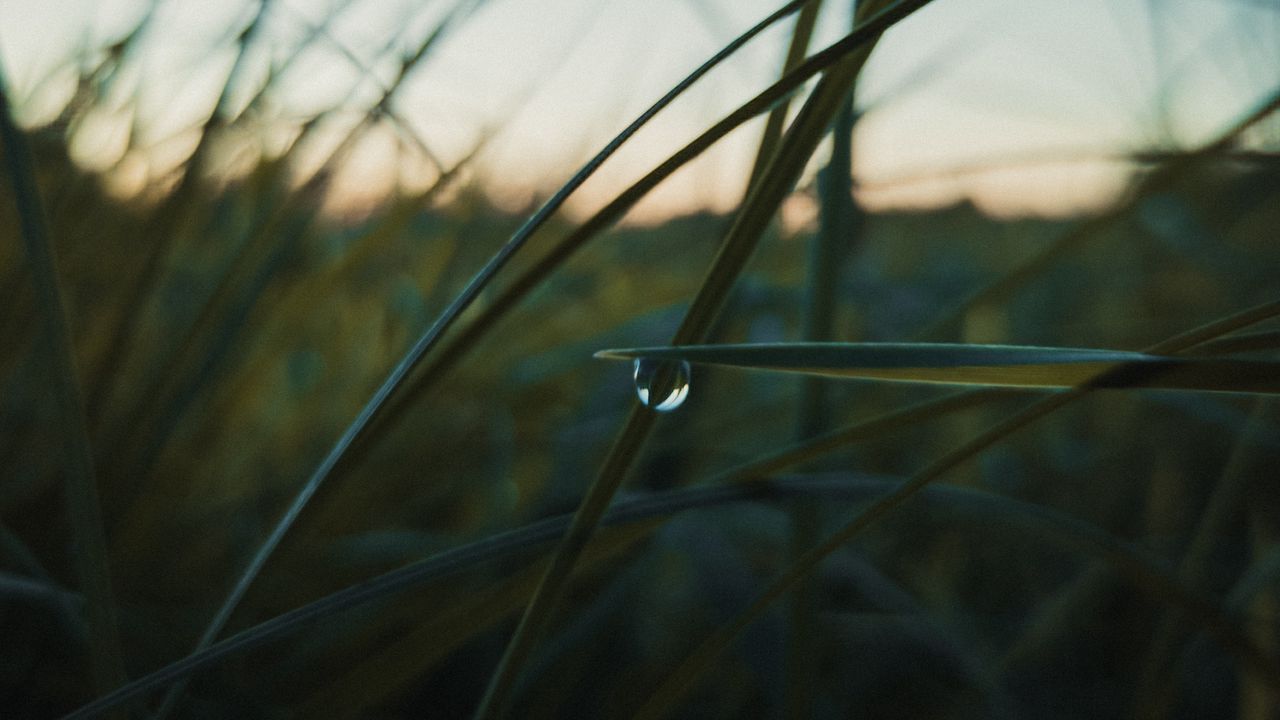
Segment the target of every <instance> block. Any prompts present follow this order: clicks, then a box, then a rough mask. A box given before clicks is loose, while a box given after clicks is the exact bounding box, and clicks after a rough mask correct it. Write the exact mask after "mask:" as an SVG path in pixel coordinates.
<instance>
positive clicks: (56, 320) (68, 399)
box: [0, 70, 125, 692]
mask: <svg viewBox="0 0 1280 720" xmlns="http://www.w3.org/2000/svg"><path fill="white" fill-rule="evenodd" d="M0 141H2V142H3V150H4V158H5V164H6V166H7V169H8V173H9V180H10V182H11V184H12V186H13V197H14V201H15V204H16V206H17V209H18V217H19V220H20V224H21V229H20V234H21V235H22V240H23V244H24V245H25V247H26V253H27V262H28V264H29V267H30V270H31V277H32V280H33V284H34V286H35V294H36V304H37V308H38V309H39V313H40V322H41V324H42V326H43V327H42V331H43V335H44V343H45V347H46V348H47V350H46V358H47V361H48V363H49V367H50V373H49V376H50V380H51V382H52V383H53V388H52V396H53V398H52V399H53V402H54V403H56V405H57V409H58V414H57V417H58V422H59V425H60V427H61V429H62V432H61V433H60V435H61V441H62V443H61V444H62V448H61V452H62V453H63V463H64V465H63V475H64V478H65V485H64V494H65V496H66V503H67V514H68V517H69V520H70V526H71V532H72V536H73V543H74V547H75V566H76V573H77V575H78V580H79V583H80V587H81V590H82V591H83V592H84V594H85V596H86V598H87V599H88V608H87V613H88V629H89V651H90V653H91V657H90V668H91V672H92V676H93V687H94V688H95V689H96V690H97V691H98V692H105V691H107V690H110V689H111V688H114V687H116V686H118V685H120V684H121V683H122V682H123V681H124V680H125V672H124V662H123V659H122V657H121V654H120V631H119V627H118V625H117V622H116V609H115V599H114V597H113V594H112V591H111V576H110V570H109V564H108V556H107V543H106V536H105V532H104V530H103V522H102V506H101V503H100V502H99V497H98V484H97V479H96V477H95V471H94V464H93V451H92V449H91V447H90V444H89V433H88V425H87V423H86V419H85V406H84V398H83V396H82V395H81V393H80V379H79V374H78V373H77V371H76V361H75V350H74V348H73V346H72V343H71V331H70V329H69V327H68V324H67V316H66V309H65V307H64V305H63V301H62V291H61V289H60V288H59V283H58V271H57V267H56V263H55V260H54V256H53V247H52V245H51V242H50V238H49V232H48V222H47V220H46V218H45V214H44V205H43V202H42V200H41V197H40V189H39V186H38V185H37V183H36V170H35V163H34V161H33V159H32V157H31V149H30V147H29V146H28V144H27V138H26V136H25V135H24V134H23V133H22V131H21V130H20V129H19V128H18V126H17V124H16V123H15V122H14V119H13V115H12V112H11V110H10V108H9V96H8V89H7V88H6V85H5V79H4V76H3V71H2V70H0Z"/></svg>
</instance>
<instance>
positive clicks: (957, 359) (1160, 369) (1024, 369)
mask: <svg viewBox="0 0 1280 720" xmlns="http://www.w3.org/2000/svg"><path fill="white" fill-rule="evenodd" d="M596 355H597V357H602V358H607V359H635V358H650V359H659V360H685V361H688V362H691V363H699V364H706V365H721V366H726V367H736V368H749V369H755V370H766V371H771V372H787V373H801V374H805V375H817V376H826V377H845V378H856V379H869V380H883V381H893V382H918V383H942V384H950V385H984V386H1008V387H1035V388H1052V389H1065V388H1071V387H1075V386H1078V385H1081V384H1084V383H1086V382H1088V383H1091V384H1092V386H1093V387H1098V388H1101V387H1107V388H1162V389H1174V390H1199V391H1206V392H1248V393H1259V394H1274V393H1278V392H1280V363H1275V362H1265V361H1250V360H1220V359H1207V358H1196V357H1188V358H1173V357H1168V356H1163V355H1151V354H1144V353H1135V352H1127V351H1119V350H1096V349H1085V348H1046V347H1025V346H1013V345H950V344H930V343H779V344H759V345H685V346H678V347H653V348H635V349H628V350H605V351H602V352H600V353H597V354H596Z"/></svg>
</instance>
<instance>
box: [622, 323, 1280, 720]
mask: <svg viewBox="0 0 1280 720" xmlns="http://www.w3.org/2000/svg"><path fill="white" fill-rule="evenodd" d="M1276 315H1280V302H1271V303H1264V304H1262V305H1259V306H1255V307H1253V308H1249V309H1247V310H1245V311H1242V312H1240V313H1237V314H1235V315H1232V316H1230V317H1227V318H1223V319H1221V320H1218V321H1215V322H1213V323H1209V324H1207V325H1204V326H1202V327H1199V328H1195V329H1193V330H1190V331H1188V332H1186V333H1182V334H1180V335H1177V336H1175V337H1172V338H1170V339H1168V340H1165V341H1164V342H1161V343H1158V344H1156V345H1154V346H1152V347H1150V348H1148V349H1147V352H1150V353H1178V352H1183V351H1186V350H1189V349H1191V348H1193V347H1195V345H1197V344H1199V343H1201V342H1205V341H1208V340H1212V339H1214V338H1215V337H1217V336H1219V335H1224V334H1227V333H1230V332H1234V331H1235V330H1238V329H1240V328H1242V327H1246V326H1248V325H1250V324H1253V323H1254V322H1261V321H1262V320H1265V319H1268V318H1270V317H1275V316H1276ZM1092 389H1093V387H1092V386H1091V385H1084V386H1081V387H1078V388H1075V389H1072V390H1069V391H1066V392H1062V393H1059V394H1056V395H1052V396H1050V397H1047V398H1043V399H1041V400H1039V401H1037V402H1035V403H1032V404H1031V405H1029V406H1028V407H1026V408H1025V409H1023V410H1022V411H1020V412H1018V413H1015V414H1013V415H1011V416H1009V417H1007V418H1005V419H1004V420H1002V421H1000V422H998V423H996V424H995V425H993V426H991V427H990V428H988V429H987V430H986V431H985V432H983V433H981V434H979V435H978V436H977V437H975V438H973V439H972V440H970V441H969V442H966V443H964V444H963V445H961V446H960V447H957V448H955V449H954V450H952V451H951V452H948V453H946V454H945V455H943V456H942V457H940V458H938V459H937V460H934V461H933V462H931V463H929V464H928V465H926V466H925V467H924V468H922V469H921V470H920V471H918V472H917V473H915V474H914V475H912V476H911V477H910V478H908V479H906V480H905V481H904V482H903V483H902V484H901V485H899V486H898V487H897V488H895V489H894V490H893V491H891V492H888V493H885V494H884V495H882V496H881V497H880V498H878V499H877V500H876V501H875V502H873V503H872V504H871V506H870V507H868V508H866V509H865V510H863V511H862V512H860V513H858V514H857V515H856V516H854V518H853V519H852V520H851V521H850V522H849V523H847V524H846V525H845V526H844V527H842V528H841V529H840V530H838V531H836V532H835V533H834V534H832V535H831V536H830V537H829V538H828V539H827V540H826V541H824V542H823V543H822V544H821V545H818V546H816V547H814V548H813V549H812V550H810V551H809V552H808V553H806V554H805V555H804V556H803V557H802V558H801V559H800V560H798V561H796V562H794V563H792V565H791V566H790V567H789V568H788V569H787V571H786V572H784V573H783V574H782V576H781V577H779V578H778V579H777V580H775V581H774V582H773V583H771V584H770V585H769V587H768V588H767V589H766V590H765V591H764V592H763V593H761V594H760V595H759V596H758V597H757V598H756V599H755V600H753V601H752V603H751V604H750V605H749V606H748V607H747V609H745V610H744V611H743V612H742V613H740V614H739V615H738V617H737V618H736V619H735V620H734V621H733V622H731V623H729V624H728V625H726V626H724V627H723V628H721V629H720V630H718V631H717V632H716V633H715V634H713V635H712V636H711V637H709V638H707V639H706V640H705V641H704V642H703V643H701V644H700V645H699V646H698V648H697V649H695V650H694V652H693V653H692V654H691V655H690V656H689V657H688V658H686V660H685V661H684V662H683V663H681V665H680V666H679V667H678V668H676V669H675V671H674V672H672V674H671V675H670V676H668V679H667V680H666V681H665V682H663V684H662V685H661V686H659V688H658V689H657V690H656V691H655V692H654V694H653V695H651V696H650V698H649V700H648V702H646V704H645V706H644V708H643V709H642V710H641V712H640V713H638V715H637V717H640V718H646V719H652V718H659V717H663V716H665V715H666V714H668V713H669V712H670V711H671V710H673V709H674V708H675V706H676V705H677V704H678V703H679V701H680V700H681V699H682V698H683V697H684V696H685V694H687V693H688V692H689V691H690V690H692V689H693V688H694V687H695V686H696V685H697V683H698V682H699V681H700V680H701V679H702V678H703V677H704V676H705V675H706V674H707V673H708V672H709V671H710V670H711V668H712V667H713V666H714V665H715V663H716V661H717V660H718V659H719V658H720V656H721V655H722V654H723V653H724V652H725V651H726V650H728V648H729V647H730V645H732V643H733V641H734V640H735V639H737V637H738V636H739V635H740V634H741V633H742V632H743V631H744V630H745V629H746V628H747V627H748V626H749V625H751V623H753V622H755V621H756V620H758V619H759V618H760V617H761V616H762V615H764V613H765V612H766V611H767V610H768V609H769V608H770V607H771V606H772V605H773V603H774V602H776V601H777V600H779V599H781V598H782V597H783V596H784V595H785V594H786V593H787V591H788V590H790V589H791V588H792V587H793V586H794V585H795V584H796V583H797V582H799V581H800V580H801V579H802V578H804V577H805V576H807V575H808V574H809V573H811V572H813V571H814V570H815V569H816V568H817V567H818V565H819V564H820V563H821V562H822V560H823V559H825V558H826V557H827V556H828V555H830V554H831V553H833V552H835V551H836V550H837V549H839V548H840V547H842V546H844V545H845V543H847V542H848V541H849V540H851V539H852V538H854V537H855V536H857V535H858V534H859V533H860V532H862V531H863V530H865V529H866V528H867V527H868V526H870V525H872V524H873V523H874V522H875V521H876V520H878V519H880V518H882V517H884V516H885V515H887V514H889V513H890V512H892V511H893V510H895V509H897V508H898V507H900V506H901V505H903V504H904V503H906V502H907V501H908V500H909V499H911V498H912V497H913V496H914V495H916V494H917V493H919V492H920V491H921V490H923V489H924V488H926V487H928V486H929V485H930V484H931V483H932V482H933V481H935V480H937V479H938V478H940V477H942V476H943V475H945V474H946V473H947V472H949V471H950V470H952V469H954V468H955V467H957V466H959V465H960V464H961V463H964V462H966V461H968V460H970V459H972V458H973V457H975V456H977V455H978V454H979V453H981V452H982V451H984V450H986V449H987V448H989V447H991V446H992V445H994V444H996V443H997V442H999V441H1001V440H1003V439H1004V438H1006V437H1008V436H1009V435H1012V434H1013V433H1015V432H1017V431H1018V430H1021V429H1023V428H1025V427H1026V426H1028V425H1030V424H1031V423H1033V422H1034V421H1036V420H1038V419H1039V418H1041V417H1044V416H1046V415H1049V414H1050V413H1052V412H1054V411H1056V410H1058V409H1060V408H1062V407H1065V406H1066V405H1069V404H1070V403H1072V402H1074V401H1075V400H1077V399H1079V398H1081V397H1084V396H1085V395H1087V394H1089V393H1090V392H1091V391H1092ZM1198 609H1199V610H1201V611H1204V610H1208V611H1209V614H1210V616H1211V617H1217V616H1220V615H1221V613H1220V612H1217V609H1216V608H1214V607H1213V606H1212V605H1210V606H1209V607H1208V608H1203V607H1202V608H1198ZM1197 617H1198V618H1200V619H1201V620H1203V618H1204V615H1203V614H1202V613H1199V612H1197ZM1206 625H1209V624H1208V623H1206ZM1209 629H1210V630H1212V631H1213V632H1214V634H1215V635H1216V636H1218V638H1219V639H1220V640H1223V641H1224V642H1226V643H1228V644H1231V645H1236V644H1238V643H1244V645H1246V646H1249V647H1252V645H1251V644H1250V643H1249V642H1248V640H1247V638H1241V637H1240V636H1239V634H1238V633H1236V632H1235V630H1234V628H1232V627H1231V626H1230V625H1229V624H1224V623H1213V624H1212V625H1209ZM1251 661H1252V662H1254V663H1255V664H1257V665H1258V666H1260V667H1270V666H1275V665H1276V663H1275V661H1274V659H1273V658H1265V657H1252V656H1251ZM1275 669H1276V672H1275V674H1274V675H1273V676H1272V677H1273V678H1280V666H1278V667H1276V668H1275Z"/></svg>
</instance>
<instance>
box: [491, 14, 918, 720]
mask: <svg viewBox="0 0 1280 720" xmlns="http://www.w3.org/2000/svg"><path fill="white" fill-rule="evenodd" d="M926 3H927V0H924V1H917V2H897V3H891V4H889V5H888V6H887V7H885V8H884V9H883V10H882V11H881V12H880V13H878V14H877V15H876V16H875V17H874V18H872V19H871V20H869V21H867V22H866V23H864V24H862V25H860V27H859V28H858V29H856V30H855V31H854V32H852V33H850V34H849V35H847V36H845V38H844V39H843V40H841V41H839V42H837V43H835V44H834V45H832V46H830V47H829V48H828V49H827V50H824V51H822V52H820V53H818V54H817V55H815V56H814V58H811V59H810V60H808V61H806V62H805V63H804V64H803V65H802V66H801V68H799V69H797V71H795V72H793V73H792V74H791V75H795V74H796V73H798V72H800V70H802V69H803V68H804V67H805V66H809V65H810V64H812V63H814V62H815V60H816V59H817V58H819V56H823V55H824V53H830V54H831V56H832V57H836V58H842V59H840V60H838V61H837V62H836V64H835V65H834V66H833V67H832V69H831V71H830V72H828V73H827V74H825V75H824V76H823V78H822V79H821V80H820V81H819V82H818V84H817V86H816V87H815V88H814V90H813V93H812V94H811V95H810V96H809V99H808V100H807V101H806V102H805V105H804V107H802V108H801V110H800V112H799V114H798V115H797V116H796V119H795V122H794V123H793V124H792V126H791V128H790V129H789V130H788V131H787V134H786V137H784V138H783V141H782V144H781V146H780V148H779V150H778V152H777V154H776V155H775V156H774V158H773V160H772V161H771V162H770V164H769V166H768V168H767V169H766V170H765V172H764V174H763V175H762V176H761V178H760V181H759V183H757V184H756V185H755V186H753V187H752V188H751V192H750V194H749V195H748V198H747V200H746V202H745V203H744V205H743V207H742V210H741V211H740V212H739V213H738V215H737V217H736V218H735V220H734V224H733V227H732V228H730V230H729V233H728V235H727V236H726V237H725V239H724V241H723V242H722V244H721V247H720V251H719V253H717V255H716V258H715V260H714V262H713V264H712V267H711V269H710V271H709V272H708V274H707V277H706V279H705V280H704V281H703V283H702V286H701V287H700V288H699V290H698V293H697V295H696V296H695V297H694V299H693V302H692V304H691V305H690V308H689V310H688V312H687V313H686V315H685V317H684V321H683V322H682V323H681V325H680V328H679V329H678V330H677V331H676V334H675V339H674V340H673V344H677V345H683V344H688V343H691V342H697V341H699V340H700V339H702V337H703V336H704V335H705V334H706V333H707V332H708V331H709V329H710V328H711V325H712V323H713V322H714V320H715V318H716V317H717V315H718V314H719V312H720V309H721V308H722V307H723V306H724V303H725V302H726V301H727V299H728V296H729V291H730V290H731V289H732V287H733V284H734V283H735V282H736V280H737V278H738V275H739V274H740V273H741V271H742V269H743V267H745V265H746V262H747V260H748V259H749V258H750V256H751V253H752V252H753V250H754V249H755V246H756V244H757V242H758V240H759V239H760V236H761V235H762V234H763V233H764V230H765V228H766V227H767V226H768V224H769V222H770V221H771V219H772V218H773V216H774V214H775V213H776V212H777V209H778V206H779V205H780V204H781V203H782V200H783V199H784V198H785V197H786V195H787V194H788V193H790V192H791V189H792V188H793V187H794V185H795V182H796V181H797V179H798V178H799V176H800V173H801V172H802V171H803V169H804V166H805V164H806V163H807V162H808V160H809V158H810V157H811V156H812V154H813V151H814V149H815V148H816V147H817V144H818V142H819V140H820V139H821V138H822V136H823V135H824V134H825V133H826V130H827V127H828V125H829V123H830V122H831V120H832V118H833V117H834V116H835V114H836V112H837V110H838V109H839V107H840V104H841V102H842V101H843V100H844V98H845V96H846V94H847V93H848V91H849V87H850V86H851V85H852V83H853V80H854V78H855V77H857V74H858V72H859V71H860V70H861V68H862V65H863V63H865V62H866V58H867V57H868V55H869V54H870V51H871V47H873V46H874V44H875V41H876V40H878V39H879V37H880V34H881V33H882V32H884V30H885V29H887V28H888V27H889V26H890V25H892V24H893V23H895V22H897V21H898V20H900V19H901V18H903V17H906V16H907V15H909V14H910V13H911V12H913V11H914V10H915V9H917V8H919V7H922V6H923V5H925V4H926ZM833 48H841V50H839V51H838V52H836V51H833ZM846 55H847V57H846ZM789 77H790V76H789ZM654 422H655V418H654V414H653V413H652V412H650V411H648V410H647V409H644V408H640V407H636V408H633V410H632V412H631V413H630V414H629V415H628V417H627V420H626V422H625V424H624V425H623V428H622V430H621V431H620V432H619V434H618V437H617V439H616V440H615V442H614V445H613V448H612V449H611V450H610V452H609V455H608V457H607V458H606V460H605V463H604V465H603V467H602V469H601V471H600V474H599V475H598V476H597V478H596V480H595V481H594V482H593V483H592V485H591V486H590V487H589V488H588V489H587V492H586V495H585V496H584V497H583V499H582V501H581V503H580V504H579V506H578V511H577V512H576V513H575V514H574V522H573V524H572V525H570V527H569V530H568V532H567V533H566V534H565V537H564V539H563V540H562V541H561V545H560V547H559V548H558V549H557V551H556V554H555V556H554V558H553V559H552V562H551V565H550V567H549V568H548V570H547V574H546V575H545V576H544V577H543V582H542V584H541V585H540V586H539V587H538V590H537V592H535V593H534V597H533V600H532V601H531V602H530V603H529V607H528V609H527V610H526V611H525V614H524V616H523V617H522V618H521V620H520V624H519V625H518V626H517V627H516V630H515V633H514V634H513V635H512V638H511V641H510V643H509V644H508V645H507V649H506V651H505V652H504V653H503V656H502V658H501V659H500V660H499V662H498V666H497V668H496V669H495V671H494V674H493V676H492V678H491V679H490V682H489V686H488V688H487V690H486V691H485V694H484V697H483V698H482V699H481V701H480V706H479V708H477V710H476V714H475V717H476V718H477V720H481V719H488V718H496V717H501V716H502V715H504V714H505V713H506V710H507V706H508V704H509V703H510V701H511V692H512V689H513V688H514V686H515V682H516V679H517V677H518V674H519V672H520V669H521V668H522V667H523V666H524V664H525V663H526V662H527V660H528V658H529V656H530V655H531V654H532V652H533V649H534V647H535V646H536V644H537V642H538V640H539V639H540V636H541V634H542V633H543V632H544V631H545V629H546V626H547V624H548V622H549V621H550V618H551V613H552V610H553V609H554V607H555V604H556V602H557V600H558V599H559V596H560V595H561V593H562V592H563V591H564V589H565V587H566V585H567V584H568V581H569V577H570V575H571V574H572V572H573V567H574V565H575V564H576V562H577V558H578V557H579V556H580V555H581V553H582V551H583V549H584V548H585V547H586V545H587V543H588V542H589V541H590V538H591V535H592V533H594V531H595V529H596V527H597V526H598V525H599V522H600V518H601V517H602V516H603V514H604V511H605V508H607V507H608V505H609V503H610V501H611V500H612V498H613V496H614V494H615V493H616V492H617V490H618V488H619V487H620V486H621V485H622V481H623V479H624V478H625V476H626V474H627V472H628V470H629V469H630V467H631V465H632V463H633V462H634V461H635V459H636V457H637V456H638V455H639V451H640V448H641V447H642V446H643V445H644V441H645V439H646V438H647V437H648V435H649V432H650V430H651V429H652V427H653V425H654Z"/></svg>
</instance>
